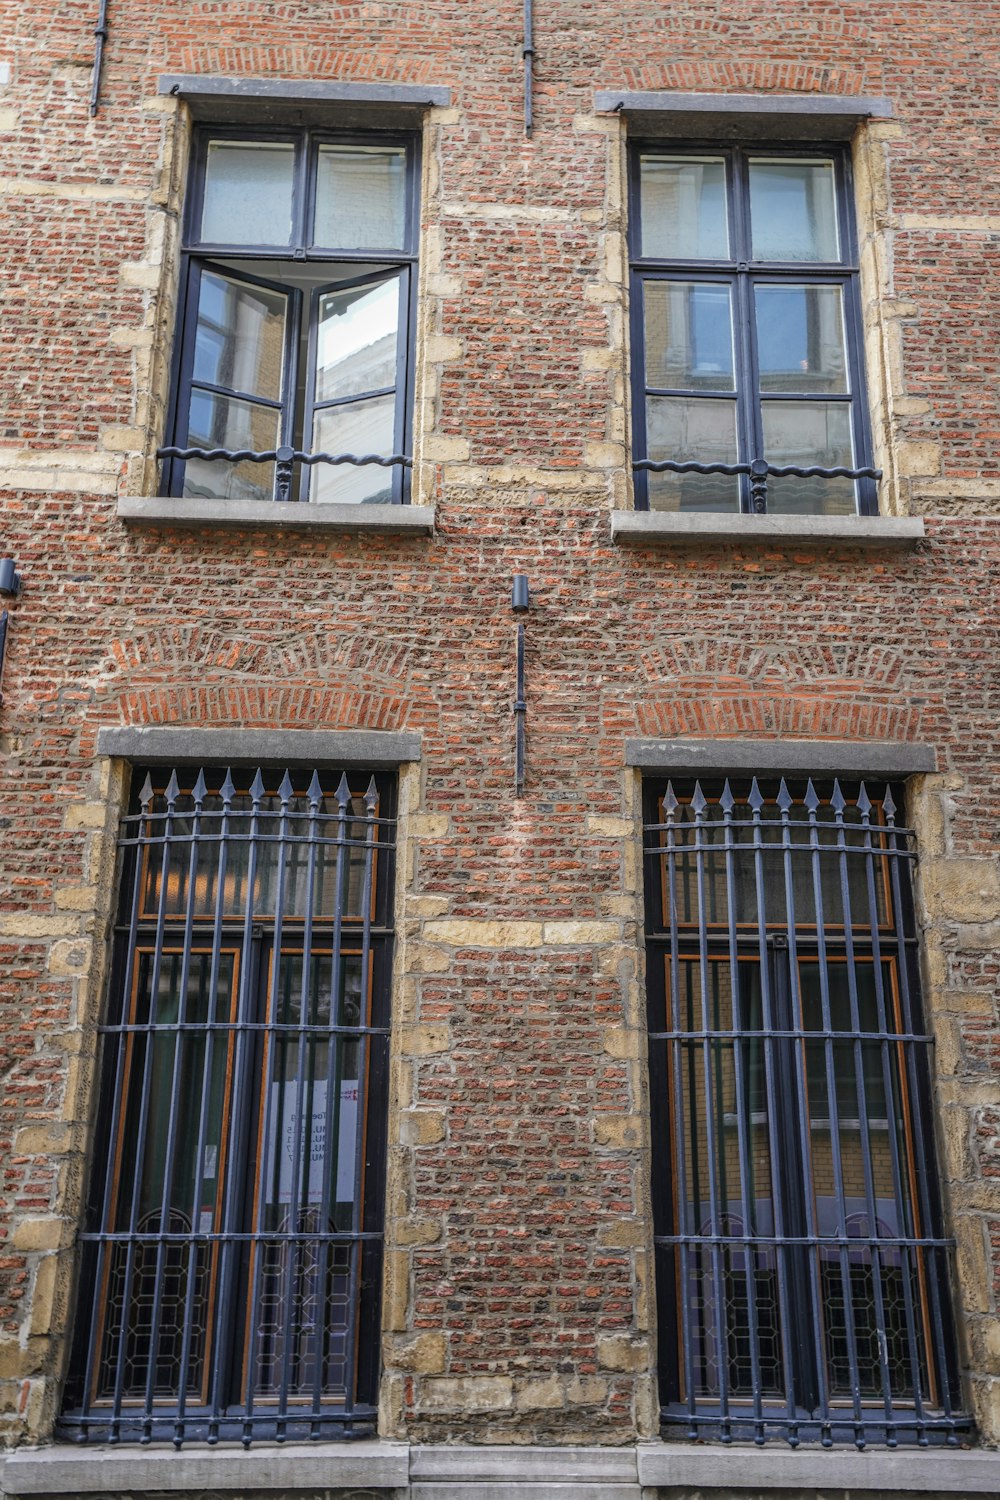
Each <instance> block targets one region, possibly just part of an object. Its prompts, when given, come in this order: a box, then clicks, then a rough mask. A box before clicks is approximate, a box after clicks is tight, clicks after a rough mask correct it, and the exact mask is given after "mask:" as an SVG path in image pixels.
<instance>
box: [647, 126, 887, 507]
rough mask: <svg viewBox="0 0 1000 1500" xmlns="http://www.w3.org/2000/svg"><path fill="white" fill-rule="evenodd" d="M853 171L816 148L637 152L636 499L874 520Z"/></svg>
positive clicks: (655, 503)
mask: <svg viewBox="0 0 1000 1500" xmlns="http://www.w3.org/2000/svg"><path fill="white" fill-rule="evenodd" d="M847 170H848V169H847V159H846V156H845V155H844V154H843V153H831V152H824V153H818V152H816V151H815V150H804V149H803V150H800V151H792V150H787V151H780V150H776V149H775V148H770V149H767V150H765V149H764V148H760V149H759V150H750V149H742V148H738V147H725V148H722V147H720V148H717V149H716V148H712V149H705V150H703V151H693V150H692V151H687V152H682V151H679V150H670V151H667V150H664V149H662V148H660V147H655V148H654V147H652V146H650V147H642V146H639V147H636V148H635V150H634V152H633V158H632V182H631V208H630V222H631V256H632V349H633V360H634V374H633V404H634V423H633V427H634V452H635V459H636V464H637V467H636V503H637V504H638V505H640V506H643V507H649V508H650V509H653V510H681V511H740V510H742V511H757V510H764V509H766V510H768V511H772V512H777V513H786V514H826V515H840V514H853V513H855V512H857V511H861V512H862V513H868V512H871V513H874V512H876V511H877V509H878V506H877V500H876V493H875V484H874V478H875V471H874V470H872V469H871V468H870V464H871V457H870V442H869V438H868V421H867V412H866V409H865V403H864V382H863V370H862V358H861V332H860V330H861V322H860V303H859V297H858V286H857V267H856V264H855V250H854V238H853V227H852V220H851V214H850V204H849V198H848V181H847ZM755 462H756V464H757V465H758V470H759V467H760V465H763V464H766V465H767V466H768V468H767V469H765V470H763V472H758V473H757V474H756V475H755V474H753V473H752V472H751V469H750V465H751V464H753V463H755ZM657 464H659V465H663V464H666V465H668V466H672V467H668V468H667V469H665V470H664V469H660V470H657V469H655V468H653V469H651V468H650V465H657ZM706 464H707V465H710V466H714V467H715V468H718V467H720V466H721V468H722V469H723V470H729V471H730V472H728V473H724V472H712V473H708V474H705V473H699V472H697V470H698V468H699V467H700V466H704V465H706ZM677 465H680V466H681V469H680V471H678V469H677ZM789 467H790V468H798V469H816V468H819V469H826V470H829V469H838V470H847V471H849V472H848V473H843V474H829V475H825V476H823V475H805V476H803V475H790V474H785V475H781V474H778V473H776V472H774V471H776V470H778V469H782V468H789ZM860 471H864V472H860Z"/></svg>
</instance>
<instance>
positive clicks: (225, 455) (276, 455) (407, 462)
mask: <svg viewBox="0 0 1000 1500" xmlns="http://www.w3.org/2000/svg"><path fill="white" fill-rule="evenodd" d="M156 456H157V458H180V459H184V460H185V461H186V460H187V459H189V458H202V459H207V460H215V459H222V460H225V461H226V462H227V463H254V464H270V463H276V462H277V463H286V462H287V463H297V464H354V465H356V466H361V465H363V464H377V465H378V467H379V468H382V469H389V468H391V467H392V466H393V465H394V464H401V465H402V467H403V468H404V469H412V468H413V459H412V458H408V457H407V455H406V454H405V453H392V454H388V455H385V454H381V453H362V454H357V453H304V452H303V451H302V450H301V449H300V448H285V447H281V448H264V449H261V450H260V451H258V450H257V449H255V448H157V450H156Z"/></svg>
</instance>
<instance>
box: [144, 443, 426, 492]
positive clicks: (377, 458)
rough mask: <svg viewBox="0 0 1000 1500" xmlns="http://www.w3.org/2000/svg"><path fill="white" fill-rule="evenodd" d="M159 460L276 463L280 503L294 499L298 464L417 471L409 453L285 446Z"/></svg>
mask: <svg viewBox="0 0 1000 1500" xmlns="http://www.w3.org/2000/svg"><path fill="white" fill-rule="evenodd" d="M156 456H157V458H161V459H162V458H174V459H179V460H181V461H182V462H185V463H186V462H187V461H188V459H192V458H200V459H205V460H207V461H209V462H213V461H215V460H224V461H225V462H227V463H233V464H236V463H251V464H274V466H275V469H274V493H275V499H276V500H281V501H284V500H290V499H291V494H292V478H293V476H294V472H295V465H296V464H305V465H307V466H309V467H311V466H312V465H313V464H352V465H353V466H354V467H355V468H362V467H363V466H365V465H368V464H372V465H375V466H377V467H378V468H380V469H391V468H395V467H400V468H404V469H412V468H413V459H412V458H408V457H407V455H406V454H405V453H390V454H388V455H384V454H380V453H360V454H359V453H305V452H303V451H302V449H301V448H290V447H288V446H285V445H282V446H281V447H279V448H265V449H262V450H261V451H259V452H258V451H257V450H256V449H253V448H175V447H168V448H157V450H156Z"/></svg>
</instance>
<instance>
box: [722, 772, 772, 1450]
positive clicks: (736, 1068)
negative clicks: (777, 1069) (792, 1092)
mask: <svg viewBox="0 0 1000 1500" xmlns="http://www.w3.org/2000/svg"><path fill="white" fill-rule="evenodd" d="M734 805H735V804H734V799H733V794H732V791H731V790H730V787H729V782H728V781H727V782H726V784H725V786H724V788H723V791H722V796H721V797H720V798H719V806H720V807H721V809H722V845H723V848H724V850H725V866H726V929H727V933H726V935H727V939H728V953H729V983H730V1023H731V1031H732V1051H733V1081H734V1086H735V1093H736V1149H737V1153H738V1155H739V1163H740V1211H741V1215H742V1220H743V1228H744V1230H745V1232H746V1233H747V1235H748V1236H750V1237H751V1239H750V1243H752V1241H753V1238H754V1231H755V1229H756V1222H757V1205H756V1194H755V1191H754V1170H753V1152H752V1145H753V1141H752V1131H753V1121H752V1119H751V1112H752V1101H751V1098H750V1080H749V1079H748V1078H747V1074H746V1068H745V1060H746V1057H747V1049H746V1039H745V1033H743V1031H742V1024H743V1020H744V1017H743V1014H742V1003H741V989H740V967H739V949H738V945H737V927H736V923H737V911H736V906H737V887H736V862H735V859H734V855H733V841H732V839H731V837H730V834H731V832H732V817H733V808H734ZM726 1228H727V1244H728V1246H729V1253H730V1255H731V1254H732V1247H733V1244H734V1243H737V1244H738V1243H739V1240H738V1237H737V1236H736V1235H734V1234H733V1226H732V1224H731V1223H730V1222H728V1221H727V1225H726ZM756 1273H757V1249H756V1245H755V1244H754V1246H753V1249H752V1250H750V1249H749V1248H748V1249H745V1250H744V1252H743V1276H744V1280H745V1284H746V1293H747V1324H748V1326H749V1335H750V1338H749V1342H750V1387H751V1396H752V1399H753V1409H754V1429H753V1437H754V1442H755V1443H757V1444H758V1445H759V1444H761V1443H763V1441H764V1425H763V1387H762V1382H761V1368H760V1327H759V1323H758V1310H757V1274H756Z"/></svg>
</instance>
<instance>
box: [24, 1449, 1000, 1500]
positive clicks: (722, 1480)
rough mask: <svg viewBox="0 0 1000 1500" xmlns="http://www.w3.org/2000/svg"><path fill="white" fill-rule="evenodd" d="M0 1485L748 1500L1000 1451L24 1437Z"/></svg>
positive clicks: (98, 1490) (979, 1475)
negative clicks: (103, 1443)
mask: <svg viewBox="0 0 1000 1500" xmlns="http://www.w3.org/2000/svg"><path fill="white" fill-rule="evenodd" d="M0 1486H2V1491H3V1494H4V1496H9V1497H11V1500H13V1497H14V1496H20V1495H50V1496H56V1495H65V1496H67V1497H69V1496H73V1497H79V1496H85V1495H109V1494H114V1495H121V1494H127V1495H148V1494H151V1493H154V1492H155V1493H159V1494H161V1495H163V1494H170V1493H177V1492H178V1491H185V1492H187V1493H188V1494H189V1495H190V1494H206V1493H208V1494H214V1495H220V1496H221V1495H227V1494H231V1495H234V1496H239V1495H241V1494H246V1493H248V1492H250V1491H252V1492H253V1493H254V1494H255V1495H261V1496H264V1495H275V1496H279V1495H285V1496H287V1495H289V1494H294V1493H296V1492H298V1493H302V1492H306V1493H315V1492H319V1491H322V1492H323V1493H329V1492H330V1491H343V1490H348V1489H353V1488H360V1489H364V1490H365V1491H369V1490H375V1491H377V1490H389V1491H394V1492H395V1495H396V1496H397V1497H398V1496H402V1495H408V1494H412V1495H414V1496H417V1495H419V1496H420V1500H459V1497H460V1496H466V1495H472V1494H476V1495H482V1496H485V1495H486V1494H487V1492H488V1493H489V1494H490V1495H491V1496H493V1495H496V1496H500V1495H504V1496H507V1495H508V1494H509V1496H510V1500H552V1496H553V1495H554V1494H555V1492H556V1491H557V1490H558V1492H559V1494H560V1495H561V1494H562V1493H563V1491H565V1492H566V1495H567V1497H568V1496H569V1495H570V1494H572V1495H574V1496H583V1495H588V1496H589V1495H591V1494H592V1495H593V1496H594V1500H639V1497H640V1494H642V1493H646V1494H648V1493H649V1492H650V1491H651V1490H655V1489H661V1490H670V1491H671V1492H677V1491H685V1492H689V1493H690V1492H692V1491H697V1492H698V1493H699V1494H703V1495H705V1496H706V1497H708V1496H711V1495H718V1496H720V1500H721V1497H722V1496H726V1497H728V1500H739V1497H745V1500H751V1497H754V1500H756V1497H759V1496H760V1495H762V1494H771V1495H775V1496H778V1495H782V1494H788V1495H789V1500H819V1497H820V1496H822V1495H829V1494H831V1493H833V1492H836V1493H837V1494H838V1495H844V1494H845V1493H851V1492H864V1493H866V1494H876V1495H880V1496H890V1495H896V1496H900V1497H904V1496H905V1497H920V1496H923V1495H934V1496H939V1495H956V1496H957V1495H961V1496H963V1497H964V1496H972V1495H988V1496H994V1497H995V1496H996V1495H997V1494H1000V1454H996V1453H987V1452H983V1451H982V1450H979V1451H969V1450H954V1449H941V1448H939V1449H931V1450H927V1449H922V1450H914V1449H898V1450H896V1451H895V1452H888V1451H886V1450H885V1449H871V1450H869V1451H868V1452H864V1453H858V1452H855V1451H853V1450H846V1449H834V1450H829V1449H821V1448H819V1447H809V1448H800V1449H798V1450H797V1451H795V1452H793V1451H792V1450H791V1449H789V1448H784V1447H779V1446H778V1444H777V1443H775V1444H773V1445H768V1446H767V1447H765V1448H754V1447H752V1446H751V1445H749V1444H734V1445H732V1446H731V1447H723V1446H722V1445H721V1444H718V1443H705V1444H698V1445H695V1444H688V1443H664V1442H649V1443H639V1444H637V1445H634V1446H633V1445H629V1446H626V1447H622V1448H599V1447H588V1448H563V1449H559V1448H539V1447H524V1448H517V1447H496V1446H489V1447H480V1448H470V1447H455V1448H446V1447H436V1446H435V1447H414V1448H411V1447H410V1445H409V1444H408V1443H405V1442H386V1441H383V1440H380V1439H370V1440H367V1441H360V1442H357V1441H352V1442H349V1443H347V1442H345V1443H317V1444H303V1445H302V1446H292V1445H289V1446H287V1447H286V1446H279V1445H277V1444H263V1443H262V1444H259V1445H256V1446H254V1447H253V1448H251V1449H250V1450H249V1452H244V1450H243V1449H242V1448H239V1447H236V1446H232V1447H219V1448H196V1447H192V1448H184V1449H182V1450H181V1451H180V1452H176V1451H175V1450H174V1449H173V1447H171V1446H168V1445H167V1444H158V1443H157V1444H153V1445H151V1446H150V1447H147V1448H120V1447H115V1448H111V1447H93V1448H75V1447H50V1448H20V1449H17V1450H16V1451H15V1452H13V1453H11V1454H10V1455H9V1456H8V1457H7V1459H6V1461H4V1460H3V1459H0Z"/></svg>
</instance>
